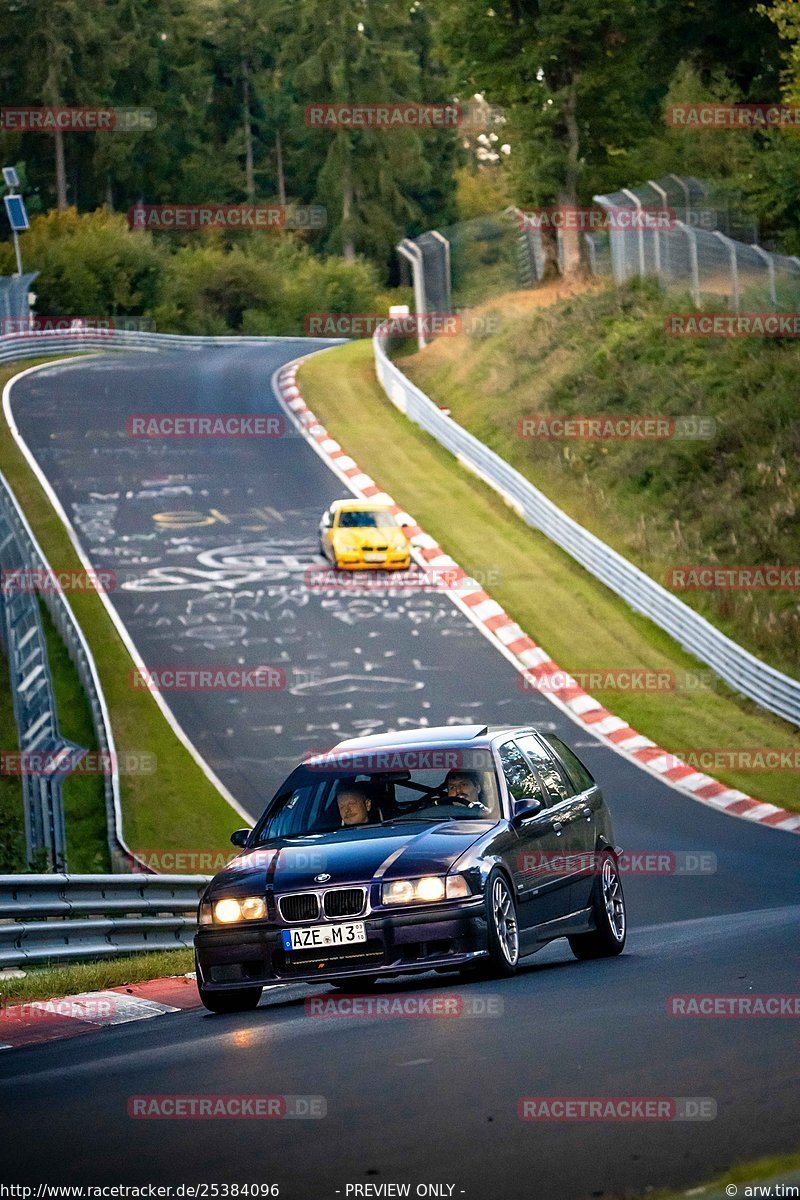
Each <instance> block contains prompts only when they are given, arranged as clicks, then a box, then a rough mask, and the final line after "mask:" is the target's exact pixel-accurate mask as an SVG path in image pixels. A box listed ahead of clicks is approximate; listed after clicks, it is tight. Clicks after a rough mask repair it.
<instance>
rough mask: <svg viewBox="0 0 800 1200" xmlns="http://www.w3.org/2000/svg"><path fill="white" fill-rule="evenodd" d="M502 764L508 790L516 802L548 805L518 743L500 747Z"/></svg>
mask: <svg viewBox="0 0 800 1200" xmlns="http://www.w3.org/2000/svg"><path fill="white" fill-rule="evenodd" d="M500 762H501V764H502V767H503V774H504V775H505V777H506V783H507V785H508V790H509V792H510V794H511V796H512V797H513V799H514V800H538V801H539V802H540V803H541V804H545V803H546V800H545V798H544V796H543V795H542V789H541V787H540V786H539V780H538V779H537V778H536V776H535V775H534V773H533V771H532V770H531V767H530V763H529V762H528V760H527V759H526V757H525V755H524V754H523V753H522V751H521V750H520V748H519V746H518V745H517V744H516V742H503V745H502V746H501V747H500Z"/></svg>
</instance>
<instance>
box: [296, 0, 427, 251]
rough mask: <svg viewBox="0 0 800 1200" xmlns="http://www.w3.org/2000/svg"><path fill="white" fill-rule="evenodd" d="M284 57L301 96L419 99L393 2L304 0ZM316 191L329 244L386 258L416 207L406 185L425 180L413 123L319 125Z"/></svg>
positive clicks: (345, 99)
mask: <svg viewBox="0 0 800 1200" xmlns="http://www.w3.org/2000/svg"><path fill="white" fill-rule="evenodd" d="M294 12H295V15H296V26H295V29H294V30H293V32H292V34H291V35H290V37H289V38H288V39H287V41H286V43H285V46H284V54H283V63H284V65H285V67H286V69H287V70H288V69H289V64H291V63H293V64H296V67H295V70H294V83H295V86H296V88H297V91H298V94H299V96H300V97H301V98H302V100H303V102H304V103H310V102H315V101H316V102H319V103H323V104H328V103H344V104H351V103H359V102H360V103H370V102H372V103H375V102H376V101H378V102H381V101H383V102H392V101H414V100H418V99H419V82H420V71H419V65H418V63H417V62H416V61H415V58H414V54H413V53H412V51H411V50H410V49H408V48H407V46H406V45H405V44H404V35H405V20H406V17H405V14H404V13H402V12H398V9H397V6H396V5H395V4H393V3H391V2H390V0H305V3H303V4H302V5H301V6H299V7H298V8H297V9H296V10H294ZM313 135H314V139H316V140H317V142H318V143H319V145H320V146H321V148H322V154H323V155H324V158H323V162H322V166H321V169H320V171H319V175H318V178H317V194H318V198H319V200H320V202H321V203H323V204H325V205H326V207H327V208H328V214H329V224H328V230H327V236H326V239H325V241H326V247H327V248H328V249H330V250H333V251H335V252H340V253H343V254H344V257H345V259H346V260H348V261H351V260H352V259H353V258H354V257H355V254H356V252H357V251H358V252H361V253H366V254H368V255H371V256H374V257H377V258H383V259H385V258H386V257H387V255H388V253H389V252H390V249H391V247H392V245H393V244H394V241H395V240H396V239H397V237H398V235H399V234H400V232H401V231H402V230H403V229H404V228H405V226H406V225H407V224H408V223H409V222H410V221H412V220H413V219H414V218H415V217H416V215H417V211H418V210H417V206H416V205H415V204H414V202H413V200H412V199H411V198H410V194H411V191H412V189H414V188H415V187H420V186H423V185H424V184H425V183H426V182H427V181H428V180H429V178H430V168H429V167H428V165H427V163H426V160H425V154H424V147H423V143H422V138H423V137H425V136H427V135H425V134H420V133H417V132H416V131H415V130H411V129H400V128H396V129H392V130H380V129H379V130H376V129H349V128H335V129H332V130H331V129H327V130H326V129H320V130H315V131H313Z"/></svg>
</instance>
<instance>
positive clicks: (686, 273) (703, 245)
mask: <svg viewBox="0 0 800 1200" xmlns="http://www.w3.org/2000/svg"><path fill="white" fill-rule="evenodd" d="M593 199H594V204H595V205H596V206H597V210H596V211H597V214H598V216H599V217H601V218H603V219H602V220H598V222H597V224H599V225H600V226H601V227H600V228H597V229H593V230H590V231H584V230H581V229H579V232H578V238H579V241H580V245H581V252H582V257H583V261H584V263H585V265H586V267H587V268H588V270H589V271H590V272H591V273H592V274H593V275H596V276H599V277H601V278H602V277H607V278H612V279H613V280H614V281H615V282H616V283H618V284H624V283H626V282H627V281H628V280H630V279H636V278H645V277H652V278H655V279H658V280H659V282H660V284H661V286H662V287H663V288H665V289H667V290H671V291H681V292H688V293H689V294H690V295H691V297H692V300H693V302H694V304H695V306H696V307H697V308H702V307H703V306H704V304H706V303H709V302H710V303H714V302H716V303H717V304H722V305H727V306H728V307H729V308H730V309H732V310H733V311H734V312H737V313H740V312H744V311H763V310H765V309H769V310H773V311H778V310H781V311H794V310H795V309H797V308H798V307H800V305H799V303H798V302H800V258H796V257H792V256H787V255H782V254H775V253H773V252H771V251H768V250H765V249H764V248H763V247H762V246H760V245H759V244H758V239H759V229H758V223H757V221H756V220H755V219H754V218H753V217H752V216H749V215H748V214H746V213H744V212H742V211H741V209H740V208H739V207H738V206H737V203H736V200H735V198H734V197H732V196H730V195H728V194H726V193H724V192H720V191H719V190H715V189H713V188H711V187H709V185H708V184H706V183H703V182H702V181H701V180H699V179H695V178H693V177H692V176H680V175H665V176H663V177H662V178H660V179H650V180H648V181H647V182H646V183H644V184H642V185H641V186H640V187H637V188H621V189H620V190H619V191H617V192H612V193H611V194H609V195H603V196H595V197H594V198H593ZM542 211H545V210H542ZM547 211H549V212H550V213H551V220H554V224H555V225H556V226H557V224H558V221H557V217H558V212H557V209H553V210H547ZM580 212H581V214H582V215H583V216H584V218H586V219H587V220H588V217H589V216H593V215H594V214H592V213H591V210H580ZM553 214H555V217H553ZM621 218H622V219H621ZM551 229H552V231H553V232H555V235H556V236H555V246H556V252H555V257H556V259H557V263H558V267H559V269H560V270H561V271H563V270H564V267H565V262H566V254H567V249H566V247H567V237H566V235H565V233H564V231H563V229H561V228H552V226H551ZM398 250H399V252H400V253H401V254H402V255H403V257H404V258H405V259H406V261H407V262H409V263H410V264H411V267H412V271H413V278H414V286H415V306H416V309H417V312H418V313H420V314H422V313H431V312H451V311H458V310H459V309H461V308H466V307H471V306H474V305H478V304H481V303H483V302H484V301H486V300H487V299H490V298H491V297H492V296H497V295H500V294H502V293H503V292H509V291H514V290H516V289H517V288H527V287H533V286H534V285H535V284H536V283H538V282H540V281H541V280H542V279H543V278H544V274H545V268H546V264H547V258H548V252H547V247H546V244H545V239H544V238H543V236H542V226H541V224H540V223H539V222H538V220H537V216H536V214H531V213H525V212H523V211H521V210H520V209H517V208H507V209H505V210H504V211H503V212H502V213H491V214H489V215H487V216H485V217H476V218H474V219H473V220H470V221H461V222H459V223H458V224H457V225H452V226H449V227H448V228H445V229H442V230H431V231H429V232H428V233H424V234H421V235H420V236H419V237H417V238H414V239H405V240H404V241H403V242H402V243H401V245H400V246H399V247H398ZM420 344H421V345H422V344H424V338H422V336H421V338H420Z"/></svg>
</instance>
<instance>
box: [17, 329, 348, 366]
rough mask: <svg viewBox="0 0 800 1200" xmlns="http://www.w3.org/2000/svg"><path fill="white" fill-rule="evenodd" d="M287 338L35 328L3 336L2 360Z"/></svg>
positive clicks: (253, 343) (192, 347)
mask: <svg viewBox="0 0 800 1200" xmlns="http://www.w3.org/2000/svg"><path fill="white" fill-rule="evenodd" d="M318 340H320V341H336V340H340V339H325V338H322V339H318ZM285 341H286V338H285V337H235V336H234V337H191V336H189V335H188V334H182V333H147V332H143V331H140V330H132V329H114V330H105V331H98V330H87V331H86V332H81V331H78V330H75V331H73V332H70V333H50V332H48V331H46V330H43V331H35V330H34V331H32V332H30V333H12V334H6V335H5V336H3V337H0V363H4V362H19V360H20V359H23V358H44V357H49V356H50V355H52V354H84V353H86V352H87V351H88V352H91V353H94V352H95V351H97V350H202V349H205V348H206V347H208V346H258V345H263V344H264V343H265V342H266V343H270V342H285Z"/></svg>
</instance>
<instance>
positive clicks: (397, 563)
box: [335, 554, 411, 571]
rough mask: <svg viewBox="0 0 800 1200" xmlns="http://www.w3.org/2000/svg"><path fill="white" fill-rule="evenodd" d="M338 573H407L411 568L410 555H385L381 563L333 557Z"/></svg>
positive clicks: (351, 556)
mask: <svg viewBox="0 0 800 1200" xmlns="http://www.w3.org/2000/svg"><path fill="white" fill-rule="evenodd" d="M335 562H336V567H337V569H338V570H339V571H407V570H408V568H409V567H410V566H411V555H410V554H405V555H403V554H387V555H386V558H385V559H384V560H383V562H364V559H363V558H361V557H358V558H356V557H355V555H342V554H337V555H335Z"/></svg>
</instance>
